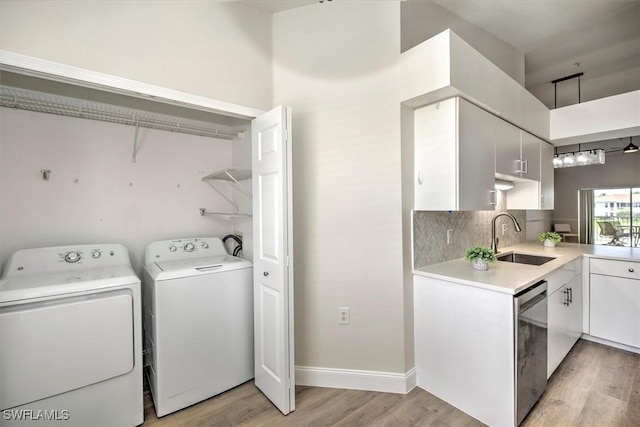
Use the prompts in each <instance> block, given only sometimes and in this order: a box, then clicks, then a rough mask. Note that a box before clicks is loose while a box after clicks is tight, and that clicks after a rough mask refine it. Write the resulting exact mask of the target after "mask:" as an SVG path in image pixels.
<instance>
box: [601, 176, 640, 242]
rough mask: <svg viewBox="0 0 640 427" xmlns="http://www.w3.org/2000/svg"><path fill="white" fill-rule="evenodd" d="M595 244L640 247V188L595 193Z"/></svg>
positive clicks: (612, 189)
mask: <svg viewBox="0 0 640 427" xmlns="http://www.w3.org/2000/svg"><path fill="white" fill-rule="evenodd" d="M592 213H593V221H592V226H593V231H594V233H593V243H594V244H596V245H615V246H635V247H637V246H639V245H640V188H629V187H627V188H602V189H600V188H596V189H594V190H593V211H592Z"/></svg>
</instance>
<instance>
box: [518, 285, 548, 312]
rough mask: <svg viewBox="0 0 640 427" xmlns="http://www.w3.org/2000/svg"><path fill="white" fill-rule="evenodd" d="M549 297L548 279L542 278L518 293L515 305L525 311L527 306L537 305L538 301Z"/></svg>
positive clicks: (519, 309)
mask: <svg viewBox="0 0 640 427" xmlns="http://www.w3.org/2000/svg"><path fill="white" fill-rule="evenodd" d="M546 297H547V281H546V280H541V281H539V282H538V283H536V284H534V285H532V286H530V287H529V288H527V289H525V290H524V291H522V292H520V293H518V294H517V295H516V296H515V297H514V298H515V306H516V307H517V308H518V311H520V312H522V311H525V310H526V309H527V308H529V307H531V306H533V305H535V304H536V303H537V302H538V301H540V300H543V299H545V298H546Z"/></svg>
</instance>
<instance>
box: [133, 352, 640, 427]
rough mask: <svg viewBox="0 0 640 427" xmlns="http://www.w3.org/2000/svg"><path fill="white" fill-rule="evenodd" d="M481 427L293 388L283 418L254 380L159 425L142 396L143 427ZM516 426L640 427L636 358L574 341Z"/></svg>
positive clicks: (445, 413)
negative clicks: (291, 405) (293, 402)
mask: <svg viewBox="0 0 640 427" xmlns="http://www.w3.org/2000/svg"><path fill="white" fill-rule="evenodd" d="M482 425H483V424H482V423H480V422H479V421H477V420H475V419H474V418H471V417H470V416H468V415H467V414H465V413H463V412H461V411H459V410H457V409H455V408H454V407H452V406H451V405H449V404H447V403H445V402H443V401H442V400H440V399H438V398H437V397H435V396H433V395H431V394H429V393H427V392H426V391H424V390H421V389H419V388H417V387H416V388H415V389H413V390H412V391H411V392H410V393H408V394H406V395H402V394H390V393H378V392H368V391H357V390H340V389H331V388H318V387H305V386H298V387H296V410H295V411H294V412H292V413H291V414H289V415H288V416H286V417H285V416H282V415H281V414H280V412H278V410H277V409H275V407H274V406H273V405H271V403H270V402H269V401H268V400H267V399H266V398H265V397H264V396H263V395H262V394H261V393H260V392H259V391H258V390H257V389H256V388H255V386H254V385H253V382H252V381H250V382H248V383H245V384H243V385H241V386H238V387H236V388H234V389H233V390H230V391H228V392H226V393H223V394H221V395H219V396H216V397H213V398H211V399H208V400H206V401H204V402H201V403H199V404H197V405H193V406H191V407H189V408H186V409H183V410H181V411H178V412H176V413H173V414H170V415H167V416H165V417H162V418H160V419H158V418H157V417H156V415H155V412H154V409H153V403H152V402H151V399H150V397H149V396H148V395H145V423H144V426H145V427H161V426H189V427H192V426H216V427H225V426H255V427H263V426H295V427H312V426H318V427H319V426H343V427H346V426H349V427H351V426H367V427H369V426H393V427H402V426H407V427H409V426H411V427H413V426H455V427H458V426H482ZM522 426H526V427H534V426H536V427H537V426H544V427H556V426H557V427H570V426H594V427H607V426H612V427H614V426H615V427H627V426H628V427H638V426H640V355H638V354H634V353H629V352H626V351H622V350H618V349H614V348H611V347H607V346H603V345H600V344H596V343H593V342H589V341H584V340H580V341H578V343H577V344H576V345H575V347H574V348H573V350H571V352H570V353H569V355H568V356H567V357H566V358H565V360H564V362H563V363H562V365H560V367H559V368H558V369H557V370H556V372H555V373H554V374H553V376H552V377H551V378H550V379H549V385H548V388H547V391H546V392H545V394H544V395H543V396H542V398H541V399H540V401H539V402H538V404H537V405H536V406H535V407H534V408H533V410H532V411H531V413H530V414H529V416H528V417H527V418H526V419H525V420H524V422H523V423H522Z"/></svg>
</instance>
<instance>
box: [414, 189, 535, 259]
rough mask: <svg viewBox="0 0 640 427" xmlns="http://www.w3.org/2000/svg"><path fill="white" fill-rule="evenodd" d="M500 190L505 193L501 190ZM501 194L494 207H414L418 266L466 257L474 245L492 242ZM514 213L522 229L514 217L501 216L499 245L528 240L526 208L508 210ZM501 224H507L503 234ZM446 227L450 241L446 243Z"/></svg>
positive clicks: (499, 246)
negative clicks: (456, 209) (454, 209)
mask: <svg viewBox="0 0 640 427" xmlns="http://www.w3.org/2000/svg"><path fill="white" fill-rule="evenodd" d="M499 193H502V191H500V192H499ZM500 199H501V198H498V208H497V209H496V210H495V211H460V212H441V211H415V212H414V213H413V248H414V251H413V262H414V266H415V267H416V268H419V267H424V266H426V265H431V264H437V263H439V262H444V261H450V260H453V259H456V258H462V257H464V252H465V250H466V249H467V248H469V247H471V246H487V247H490V246H491V220H492V219H493V217H494V216H495V215H497V214H498V213H500V212H505V211H506V209H500V208H501V207H503V206H504V205H505V204H506V203H501V202H504V200H500ZM507 212H508V213H510V214H511V215H513V216H514V217H515V218H516V220H517V221H518V224H520V227H521V228H522V232H520V233H516V232H515V228H514V226H513V222H512V221H511V219H509V218H507V217H500V218H498V220H497V221H496V236H497V237H498V238H499V239H500V240H499V241H498V249H499V248H501V247H505V246H511V245H515V244H518V243H522V242H525V241H526V234H527V233H526V229H525V228H526V223H527V215H526V212H527V211H525V210H510V211H507ZM502 224H506V229H505V233H504V235H503V234H502ZM447 230H452V231H451V232H450V243H449V244H447Z"/></svg>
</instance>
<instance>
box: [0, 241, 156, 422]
mask: <svg viewBox="0 0 640 427" xmlns="http://www.w3.org/2000/svg"><path fill="white" fill-rule="evenodd" d="M140 294H141V292H140V279H139V278H138V277H136V275H135V273H134V271H133V269H132V268H131V264H130V260H129V254H128V252H127V249H126V248H125V247H124V246H122V245H119V244H99V245H75V246H58V247H49V248H39V249H26V250H20V251H17V252H15V253H14V254H13V255H11V257H10V258H9V260H8V262H7V265H6V267H5V271H4V273H3V276H2V280H1V282H0V335H1V336H2V346H0V360H1V361H2V363H1V364H0V369H1V373H2V381H1V384H0V406H1V408H2V414H1V417H2V423H1V424H2V425H3V426H7V427H8V426H26V425H34V424H37V425H47V426H49V425H60V426H89V425H90V426H115V425H118V426H136V425H140V424H142V422H143V421H144V405H143V388H142V387H143V386H142V321H141V301H140V296H141V295H140Z"/></svg>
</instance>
